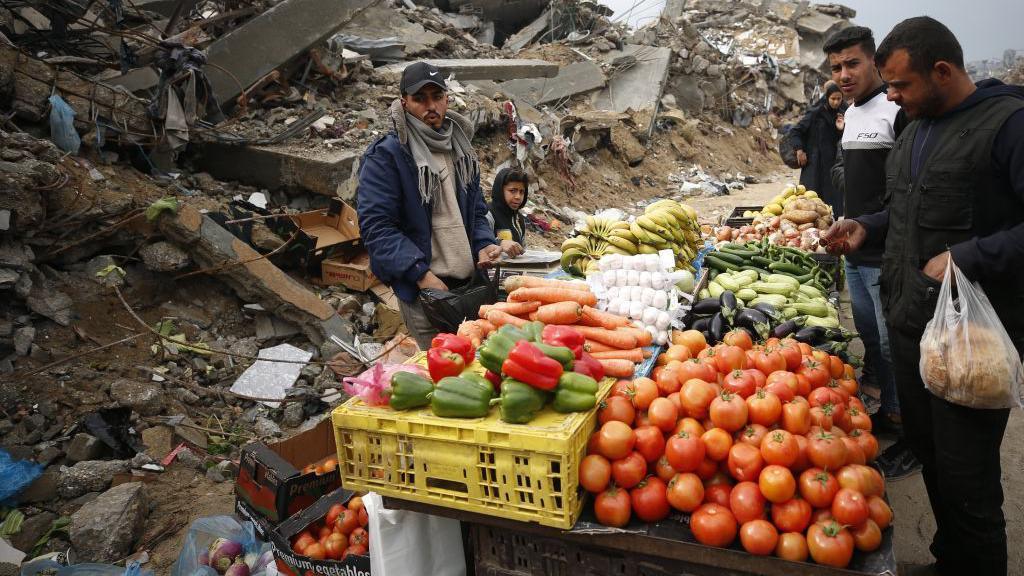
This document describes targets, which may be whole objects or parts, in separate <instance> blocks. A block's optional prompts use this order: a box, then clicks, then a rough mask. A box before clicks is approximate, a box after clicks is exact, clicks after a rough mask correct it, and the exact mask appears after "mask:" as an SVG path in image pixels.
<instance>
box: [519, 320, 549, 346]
mask: <svg viewBox="0 0 1024 576" xmlns="http://www.w3.org/2000/svg"><path fill="white" fill-rule="evenodd" d="M520 329H521V330H522V331H523V333H524V334H526V339H527V340H529V341H530V342H540V337H541V332H543V331H544V323H543V322H527V323H526V324H523V326H522V328H520Z"/></svg>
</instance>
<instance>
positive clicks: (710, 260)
mask: <svg viewBox="0 0 1024 576" xmlns="http://www.w3.org/2000/svg"><path fill="white" fill-rule="evenodd" d="M704 263H705V264H707V266H708V268H711V269H713V270H718V271H719V272H729V271H736V270H739V269H740V267H739V266H738V265H736V264H733V263H732V262H728V261H726V260H723V259H722V258H720V257H719V255H718V254H713V253H709V254H705V255H704Z"/></svg>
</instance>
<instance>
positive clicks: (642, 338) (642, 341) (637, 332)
mask: <svg viewBox="0 0 1024 576" xmlns="http://www.w3.org/2000/svg"><path fill="white" fill-rule="evenodd" d="M615 331H616V332H621V333H623V334H632V335H633V336H635V337H636V343H637V345H638V346H641V347H643V346H650V345H651V343H652V342H654V336H651V333H650V332H648V331H647V330H641V329H639V328H634V327H632V326H622V327H619V328H616V329H615Z"/></svg>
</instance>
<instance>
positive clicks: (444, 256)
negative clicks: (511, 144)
mask: <svg viewBox="0 0 1024 576" xmlns="http://www.w3.org/2000/svg"><path fill="white" fill-rule="evenodd" d="M399 88H400V90H401V93H402V97H401V98H400V99H397V100H395V101H394V102H393V103H392V105H391V108H390V116H391V121H392V124H393V129H392V130H391V131H390V132H389V133H388V134H387V135H385V136H383V137H382V138H380V139H379V140H377V141H376V142H374V143H373V144H371V145H370V147H369V148H368V149H367V150H366V153H365V154H364V155H363V159H362V163H361V164H360V169H359V189H358V192H357V197H358V202H359V229H360V233H361V235H362V238H363V243H364V245H365V246H366V250H367V252H368V253H369V255H370V268H371V269H372V270H373V273H374V274H375V275H376V276H377V277H378V278H380V280H381V281H382V282H384V283H385V284H388V285H389V286H391V288H392V289H393V290H394V291H395V294H396V295H397V296H398V299H399V301H400V305H401V311H402V318H403V319H404V320H405V325H406V327H407V328H408V329H409V333H410V334H411V335H412V336H413V337H415V338H416V341H417V343H419V345H420V347H421V348H424V349H425V348H428V347H429V346H430V340H431V338H433V336H434V334H436V332H437V330H436V329H434V328H433V326H432V324H431V322H430V320H429V319H428V318H427V316H426V314H424V312H423V307H422V306H421V305H420V303H419V301H418V296H419V292H420V289H423V288H434V289H437V290H450V289H453V288H457V287H460V286H464V285H466V284H468V283H469V282H470V281H471V280H472V279H473V276H474V274H479V273H480V272H479V269H480V268H484V267H487V266H490V265H492V264H494V263H495V262H497V261H498V259H499V258H500V256H501V248H500V247H499V246H498V244H497V242H496V240H495V235H494V230H493V229H492V228H491V226H490V224H489V223H488V221H487V205H486V204H485V203H484V199H483V195H482V194H481V192H480V167H479V164H478V162H477V156H476V152H474V151H473V148H472V146H471V145H470V139H471V138H472V135H473V126H472V123H471V122H470V121H469V120H468V119H466V118H465V117H463V116H462V115H460V114H457V113H455V112H452V111H449V110H448V94H447V89H448V86H447V84H445V80H444V76H442V74H441V71H440V70H438V69H437V68H436V67H434V66H432V65H430V64H428V63H426V62H416V63H414V64H411V65H409V66H408V67H407V68H406V69H405V71H404V72H403V73H402V80H401V83H400V84H399Z"/></svg>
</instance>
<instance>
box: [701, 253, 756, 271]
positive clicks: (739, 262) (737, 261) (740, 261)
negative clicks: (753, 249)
mask: <svg viewBox="0 0 1024 576" xmlns="http://www.w3.org/2000/svg"><path fill="white" fill-rule="evenodd" d="M708 256H714V257H715V258H718V259H719V260H724V261H726V262H731V263H732V264H734V265H735V266H737V267H739V266H743V265H744V264H746V263H747V261H746V259H745V258H743V256H737V255H736V254H730V253H729V252H722V251H720V250H719V251H716V252H712V253H710V254H708V255H707V256H705V258H707V257H708Z"/></svg>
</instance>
